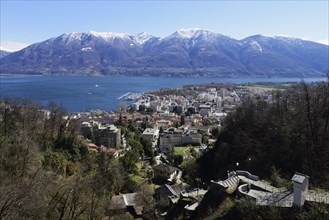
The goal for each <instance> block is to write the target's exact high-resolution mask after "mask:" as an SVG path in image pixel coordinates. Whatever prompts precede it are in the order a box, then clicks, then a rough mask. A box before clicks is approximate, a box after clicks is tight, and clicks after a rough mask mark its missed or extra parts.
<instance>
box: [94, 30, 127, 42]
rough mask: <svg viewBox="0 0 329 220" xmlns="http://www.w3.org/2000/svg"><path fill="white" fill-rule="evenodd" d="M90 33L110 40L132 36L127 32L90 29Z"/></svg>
mask: <svg viewBox="0 0 329 220" xmlns="http://www.w3.org/2000/svg"><path fill="white" fill-rule="evenodd" d="M89 34H91V35H93V36H95V37H99V38H102V39H103V40H105V41H110V40H113V39H115V38H119V39H127V40H128V39H130V38H131V37H130V35H128V34H125V33H114V32H96V31H89Z"/></svg>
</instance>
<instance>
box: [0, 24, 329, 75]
mask: <svg viewBox="0 0 329 220" xmlns="http://www.w3.org/2000/svg"><path fill="white" fill-rule="evenodd" d="M328 51H329V46H326V45H322V44H319V43H315V42H311V41H305V40H302V39H299V38H289V37H284V36H275V37H268V36H264V35H253V36H249V37H246V38H244V39H241V40H236V39H234V38H231V37H228V36H225V35H222V34H219V33H214V32H211V31H207V30H203V29H196V28H194V29H180V30H178V31H176V32H174V33H173V34H171V35H169V36H166V37H162V38H161V37H156V36H153V35H151V34H148V33H145V32H142V33H139V34H137V35H130V34H126V33H114V32H95V31H89V32H83V33H77V32H73V33H64V34H62V35H60V36H58V37H54V38H50V39H47V40H45V41H42V42H40V43H36V44H33V45H30V46H28V47H27V48H24V49H22V50H20V51H17V52H15V53H12V54H10V55H8V56H5V57H3V58H1V60H0V73H1V74H42V75H128V76H129V75H131V76H140V75H141V76H177V77H185V76H189V77H198V76H204V77H207V76H208V77H223V76H224V77H235V76H257V77H282V76H286V77H307V76H322V75H324V74H325V73H327V71H328V70H329V64H328V60H329V56H328Z"/></svg>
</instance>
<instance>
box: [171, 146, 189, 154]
mask: <svg viewBox="0 0 329 220" xmlns="http://www.w3.org/2000/svg"><path fill="white" fill-rule="evenodd" d="M190 148H191V146H185V147H175V148H174V155H183V156H185V154H184V151H185V153H186V155H190Z"/></svg>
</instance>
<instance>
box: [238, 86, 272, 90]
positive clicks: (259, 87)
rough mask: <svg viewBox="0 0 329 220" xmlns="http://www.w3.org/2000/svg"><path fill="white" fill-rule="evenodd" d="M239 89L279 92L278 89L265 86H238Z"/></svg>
mask: <svg viewBox="0 0 329 220" xmlns="http://www.w3.org/2000/svg"><path fill="white" fill-rule="evenodd" d="M240 87H241V88H245V89H261V90H264V91H273V90H279V89H278V88H275V87H266V86H240Z"/></svg>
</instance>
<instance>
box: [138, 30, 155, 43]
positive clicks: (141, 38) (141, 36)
mask: <svg viewBox="0 0 329 220" xmlns="http://www.w3.org/2000/svg"><path fill="white" fill-rule="evenodd" d="M153 37H154V36H152V35H151V34H149V33H146V32H142V33H139V34H137V35H136V36H135V37H134V40H135V42H136V43H137V44H140V45H143V44H144V43H146V42H147V41H148V40H150V39H151V38H153Z"/></svg>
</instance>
